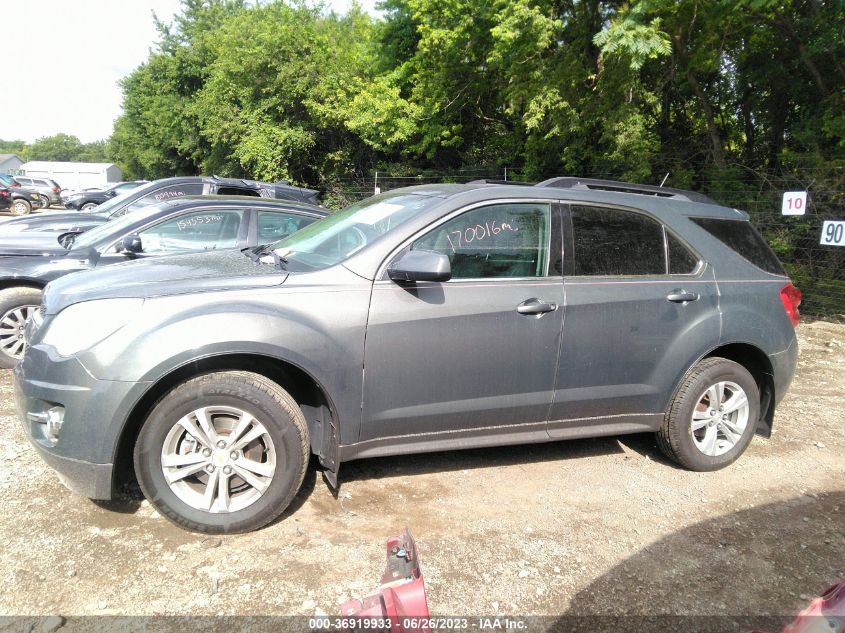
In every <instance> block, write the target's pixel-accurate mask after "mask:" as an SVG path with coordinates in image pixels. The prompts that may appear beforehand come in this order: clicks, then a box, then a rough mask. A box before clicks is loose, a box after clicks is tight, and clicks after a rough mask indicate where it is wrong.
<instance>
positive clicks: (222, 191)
mask: <svg viewBox="0 0 845 633" xmlns="http://www.w3.org/2000/svg"><path fill="white" fill-rule="evenodd" d="M217 195H218V196H253V197H258V196H259V195H260V194H259V193H258V192H257V191H256V190H255V189H248V188H245V187H220V188H219V189H218V190H217Z"/></svg>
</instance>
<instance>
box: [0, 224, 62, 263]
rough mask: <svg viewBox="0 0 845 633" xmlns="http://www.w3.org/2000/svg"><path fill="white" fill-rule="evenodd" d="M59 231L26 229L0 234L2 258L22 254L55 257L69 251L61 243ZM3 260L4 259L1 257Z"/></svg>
mask: <svg viewBox="0 0 845 633" xmlns="http://www.w3.org/2000/svg"><path fill="white" fill-rule="evenodd" d="M60 235H61V233H57V232H44V233H42V232H40V231H25V232H22V233H5V234H0V258H2V257H10V256H17V257H20V256H22V255H31V256H34V257H55V256H58V255H64V254H65V253H67V249H66V248H65V247H64V246H62V245H61V244H59V236H60ZM0 261H2V259H0Z"/></svg>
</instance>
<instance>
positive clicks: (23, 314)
mask: <svg viewBox="0 0 845 633" xmlns="http://www.w3.org/2000/svg"><path fill="white" fill-rule="evenodd" d="M37 309H38V306H18V307H16V308H12V309H11V310H9V311H8V312H6V314H4V315H3V316H2V317H0V350H3V352H4V353H5V354H7V355H8V356H11V357H12V358H15V359H17V360H20V359H21V358H23V352H24V348H25V347H26V345H25V342H24V336H23V335H24V328H25V327H26V322H27V320H28V319H29V317H30V316H32V314H33V313H34V312H35V311H36V310H37Z"/></svg>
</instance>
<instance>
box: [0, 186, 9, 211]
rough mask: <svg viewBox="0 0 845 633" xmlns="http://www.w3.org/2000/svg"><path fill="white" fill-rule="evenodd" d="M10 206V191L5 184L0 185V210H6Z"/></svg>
mask: <svg viewBox="0 0 845 633" xmlns="http://www.w3.org/2000/svg"><path fill="white" fill-rule="evenodd" d="M11 206H12V192H11V191H10V190H9V187H7V186H6V185H0V211H8V210H9V208H11Z"/></svg>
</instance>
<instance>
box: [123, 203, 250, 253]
mask: <svg viewBox="0 0 845 633" xmlns="http://www.w3.org/2000/svg"><path fill="white" fill-rule="evenodd" d="M242 216H243V210H242V209H204V210H201V211H192V212H190V213H183V214H182V215H179V216H177V217H175V218H171V219H169V220H167V221H165V222H160V223H159V224H156V225H155V226H152V227H150V228H148V229H146V230H144V231H141V232H139V235H140V236H141V246H142V248H143V252H144V253H179V252H184V251H196V250H211V249H218V248H233V247H235V246H237V245H238V230H239V229H240V225H241V217H242Z"/></svg>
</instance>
